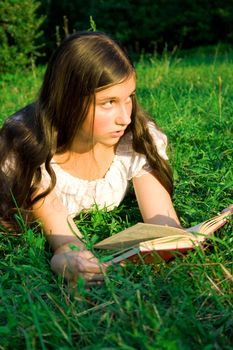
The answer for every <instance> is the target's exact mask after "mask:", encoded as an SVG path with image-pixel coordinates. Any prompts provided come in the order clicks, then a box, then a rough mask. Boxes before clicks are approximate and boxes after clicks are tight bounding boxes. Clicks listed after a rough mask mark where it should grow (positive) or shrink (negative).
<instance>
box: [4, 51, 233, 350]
mask: <svg viewBox="0 0 233 350" xmlns="http://www.w3.org/2000/svg"><path fill="white" fill-rule="evenodd" d="M136 69H137V76H138V88H137V90H138V92H137V94H138V99H139V101H140V102H141V104H142V105H143V106H144V107H145V109H146V110H147V111H148V112H149V113H151V114H152V115H153V117H154V118H155V119H156V121H157V122H158V124H159V126H160V127H161V128H162V130H164V132H165V133H166V134H167V136H168V139H169V157H170V161H171V164H172V167H173V170H174V180H175V191H174V197H173V200H174V206H175V208H176V210H177V213H178V215H179V217H180V220H181V223H182V225H183V226H184V227H189V226H191V225H195V224H197V223H198V222H200V221H203V220H205V219H207V218H210V217H211V216H213V215H215V214H216V213H217V212H219V211H221V210H222V209H224V208H225V207H227V206H228V205H229V204H231V203H232V197H233V196H232V195H233V165H232V159H233V142H232V139H233V74H232V71H233V56H232V54H230V53H228V54H227V53H226V54H221V55H218V54H217V53H216V54H215V55H212V56H208V57H205V56H203V55H200V54H198V53H197V54H193V55H192V56H189V57H184V56H183V57H179V55H178V54H174V55H167V54H164V56H163V57H162V58H157V57H151V58H150V59H148V58H147V59H144V58H141V60H140V61H139V62H138V63H137V64H136ZM43 71H44V68H43V67H38V68H35V67H33V69H31V70H30V71H27V72H16V73H15V74H14V75H4V76H2V77H0V88H1V94H0V120H1V122H2V121H3V120H4V119H5V118H6V117H7V116H8V115H10V114H11V113H13V112H14V111H16V110H18V109H19V108H21V107H23V106H24V105H26V104H27V103H29V102H31V101H33V100H34V98H35V97H36V95H37V93H38V89H39V86H40V83H41V79H42V74H43ZM140 220H141V217H140V213H139V210H138V208H137V204H136V201H135V197H134V194H133V193H130V194H129V196H128V197H127V198H126V199H125V200H124V202H123V203H122V205H121V206H120V207H119V208H117V209H115V210H113V211H112V212H105V211H103V210H102V211H98V210H95V211H93V212H91V213H90V214H89V215H88V216H81V217H80V218H79V219H78V221H77V224H78V226H79V228H80V229H81V230H82V232H83V233H84V234H85V236H86V240H87V244H88V245H89V246H91V245H92V243H93V237H95V238H96V237H98V239H101V238H103V236H104V235H105V236H106V235H108V234H109V233H111V234H113V233H115V232H118V231H120V230H121V229H123V228H125V227H128V226H130V225H133V224H134V223H136V222H137V221H140ZM22 226H23V225H22ZM22 231H23V234H9V233H4V232H3V233H2V234H1V236H0V252H1V262H0V298H1V299H0V300H1V303H0V350H2V349H4V350H5V349H28V350H29V349H30V350H31V349H36V350H37V349H42V350H44V349H56V350H68V349H85V350H87V349H95V350H97V349H101V350H113V349H123V350H131V349H132V350H133V349H145V350H152V349H153V350H154V349H159V350H173V349H174V350H186V349H187V350H189V349H195V350H196V349H205V350H212V349H214V350H223V349H229V350H230V349H232V344H233V308H232V306H233V297H232V295H233V263H232V256H233V244H232V243H233V232H232V231H233V230H232V221H231V222H229V223H227V224H226V225H225V226H224V227H223V228H221V229H220V230H218V232H216V234H215V236H214V238H213V239H210V240H209V241H208V243H207V245H206V246H205V247H203V248H198V249H195V250H194V251H191V252H190V253H189V254H187V255H186V256H182V257H177V258H176V259H175V260H173V261H171V262H169V263H161V264H158V265H153V266H152V265H143V264H142V265H130V264H129V265H128V266H127V267H124V268H123V267H120V266H119V267H118V268H115V269H112V270H110V271H109V273H108V274H107V276H106V278H105V284H103V285H101V286H97V287H93V288H91V289H90V290H85V289H84V287H83V283H82V281H81V280H80V281H78V285H77V290H78V293H76V294H74V295H73V294H71V293H70V292H69V290H68V287H67V285H66V283H65V282H64V281H63V280H62V279H61V278H57V277H56V276H54V275H53V273H52V272H51V271H50V267H49V260H50V258H51V256H52V253H51V251H50V249H49V247H48V245H47V244H46V242H45V239H44V237H43V235H42V234H41V230H40V228H39V227H38V228H37V229H34V230H31V229H29V228H26V227H22ZM94 235H95V236H94Z"/></svg>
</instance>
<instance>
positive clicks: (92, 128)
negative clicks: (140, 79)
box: [78, 75, 136, 147]
mask: <svg viewBox="0 0 233 350" xmlns="http://www.w3.org/2000/svg"><path fill="white" fill-rule="evenodd" d="M135 89H136V81H135V76H134V75H132V76H130V77H129V78H128V79H127V80H125V81H123V82H122V83H118V84H116V85H112V86H111V87H109V88H106V89H104V90H101V91H99V92H96V94H95V99H96V103H95V106H94V103H93V104H92V105H91V107H90V109H89V112H88V114H87V117H86V119H85V121H84V123H83V125H82V128H81V130H80V133H79V135H78V136H79V137H78V140H79V142H82V143H83V144H84V143H87V142H88V143H89V144H90V143H91V144H93V145H96V144H103V145H105V146H110V147H111V146H114V145H115V144H117V142H118V141H119V139H120V138H121V137H122V136H123V135H124V131H125V129H126V128H127V126H128V125H129V124H130V122H131V113H132V96H133V95H134V94H135ZM93 112H94V113H93ZM93 115H94V123H93Z"/></svg>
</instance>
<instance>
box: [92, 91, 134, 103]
mask: <svg viewBox="0 0 233 350" xmlns="http://www.w3.org/2000/svg"><path fill="white" fill-rule="evenodd" d="M135 93H136V89H134V90H133V91H132V92H131V94H129V96H131V95H134V94H135ZM117 98H118V96H110V95H109V96H107V95H106V96H103V97H97V100H98V101H104V100H115V99H117Z"/></svg>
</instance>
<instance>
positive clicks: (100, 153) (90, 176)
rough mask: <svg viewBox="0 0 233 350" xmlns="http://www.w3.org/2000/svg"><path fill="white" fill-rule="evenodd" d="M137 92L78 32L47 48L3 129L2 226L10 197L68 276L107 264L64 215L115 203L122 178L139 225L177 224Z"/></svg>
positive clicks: (162, 155) (161, 148)
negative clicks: (35, 94) (41, 69)
mask: <svg viewBox="0 0 233 350" xmlns="http://www.w3.org/2000/svg"><path fill="white" fill-rule="evenodd" d="M135 91H136V74H135V70H134V68H133V66H132V64H131V63H130V61H129V59H128V57H127V56H126V54H125V52H124V51H123V50H122V49H121V48H120V47H119V46H118V45H117V44H116V43H115V42H114V41H113V40H112V39H110V38H109V37H108V36H106V35H105V34H103V33H98V32H95V33H91V32H79V33H75V34H73V35H71V36H69V37H68V38H66V39H65V40H64V41H63V42H62V44H61V46H60V47H59V48H58V49H57V50H56V52H55V53H54V54H53V56H52V58H51V60H50V62H49V64H48V67H47V71H46V73H45V77H44V81H43V84H42V88H41V91H40V95H39V98H38V100H37V101H36V102H35V103H34V104H32V105H30V106H27V107H26V108H24V109H23V110H21V111H19V112H17V113H16V114H14V115H13V116H12V117H10V118H9V119H8V120H7V121H6V122H5V124H4V126H3V127H2V130H1V133H0V184H1V189H0V192H1V203H0V215H1V223H2V224H3V225H5V226H7V227H11V228H15V225H16V223H15V222H14V220H13V213H14V211H15V210H16V204H15V203H17V206H18V207H19V208H20V210H21V213H22V215H23V217H24V219H25V220H28V218H29V214H30V215H31V214H32V215H33V217H34V218H36V219H38V220H39V221H40V222H41V223H42V225H43V229H44V232H45V234H46V237H47V239H48V242H49V244H50V245H51V247H52V248H53V250H54V255H53V257H52V260H51V267H52V270H53V271H55V272H56V273H61V274H63V275H64V276H65V278H67V279H68V280H75V279H76V278H77V277H78V276H83V277H84V278H85V279H86V280H87V282H89V283H92V282H98V281H101V280H102V279H103V270H105V269H106V265H101V264H100V263H99V262H98V260H97V259H96V258H95V257H94V256H93V255H92V253H91V252H90V251H87V250H86V249H85V246H84V245H83V243H82V241H81V240H80V239H79V238H82V235H81V233H80V231H79V230H78V228H77V227H76V225H75V224H74V222H73V221H72V220H71V222H69V219H68V218H69V217H70V215H73V214H78V213H80V211H81V210H88V209H90V208H91V207H92V206H93V205H94V204H97V205H98V206H99V207H100V208H104V207H105V208H107V209H109V210H110V209H111V208H113V207H115V206H118V205H119V204H120V202H121V201H122V199H123V198H124V196H125V193H126V190H127V184H128V182H129V180H132V182H133V187H134V190H135V194H136V198H137V201H138V205H139V208H140V211H141V214H142V217H143V219H144V221H145V222H147V223H154V224H164V225H171V226H179V220H178V218H177V216H176V213H175V210H174V208H173V205H172V201H171V193H172V174H171V170H170V167H169V164H168V161H167V155H166V144H167V139H166V136H165V135H164V134H163V133H162V132H161V131H159V129H158V128H157V126H156V125H155V123H154V122H153V121H152V119H150V118H149V116H147V115H146V113H145V112H144V111H143V110H142V109H141V108H140V107H139V106H138V104H137V100H136V96H135ZM71 243H72V245H74V246H77V250H72V249H71Z"/></svg>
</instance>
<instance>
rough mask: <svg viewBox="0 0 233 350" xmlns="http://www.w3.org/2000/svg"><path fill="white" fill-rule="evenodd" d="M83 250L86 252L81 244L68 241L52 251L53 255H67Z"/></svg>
mask: <svg viewBox="0 0 233 350" xmlns="http://www.w3.org/2000/svg"><path fill="white" fill-rule="evenodd" d="M84 250H86V247H85V245H84V244H83V243H82V242H77V241H70V242H67V243H64V244H62V245H61V246H60V247H58V248H56V249H55V250H54V255H57V254H61V253H69V252H71V251H84Z"/></svg>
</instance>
